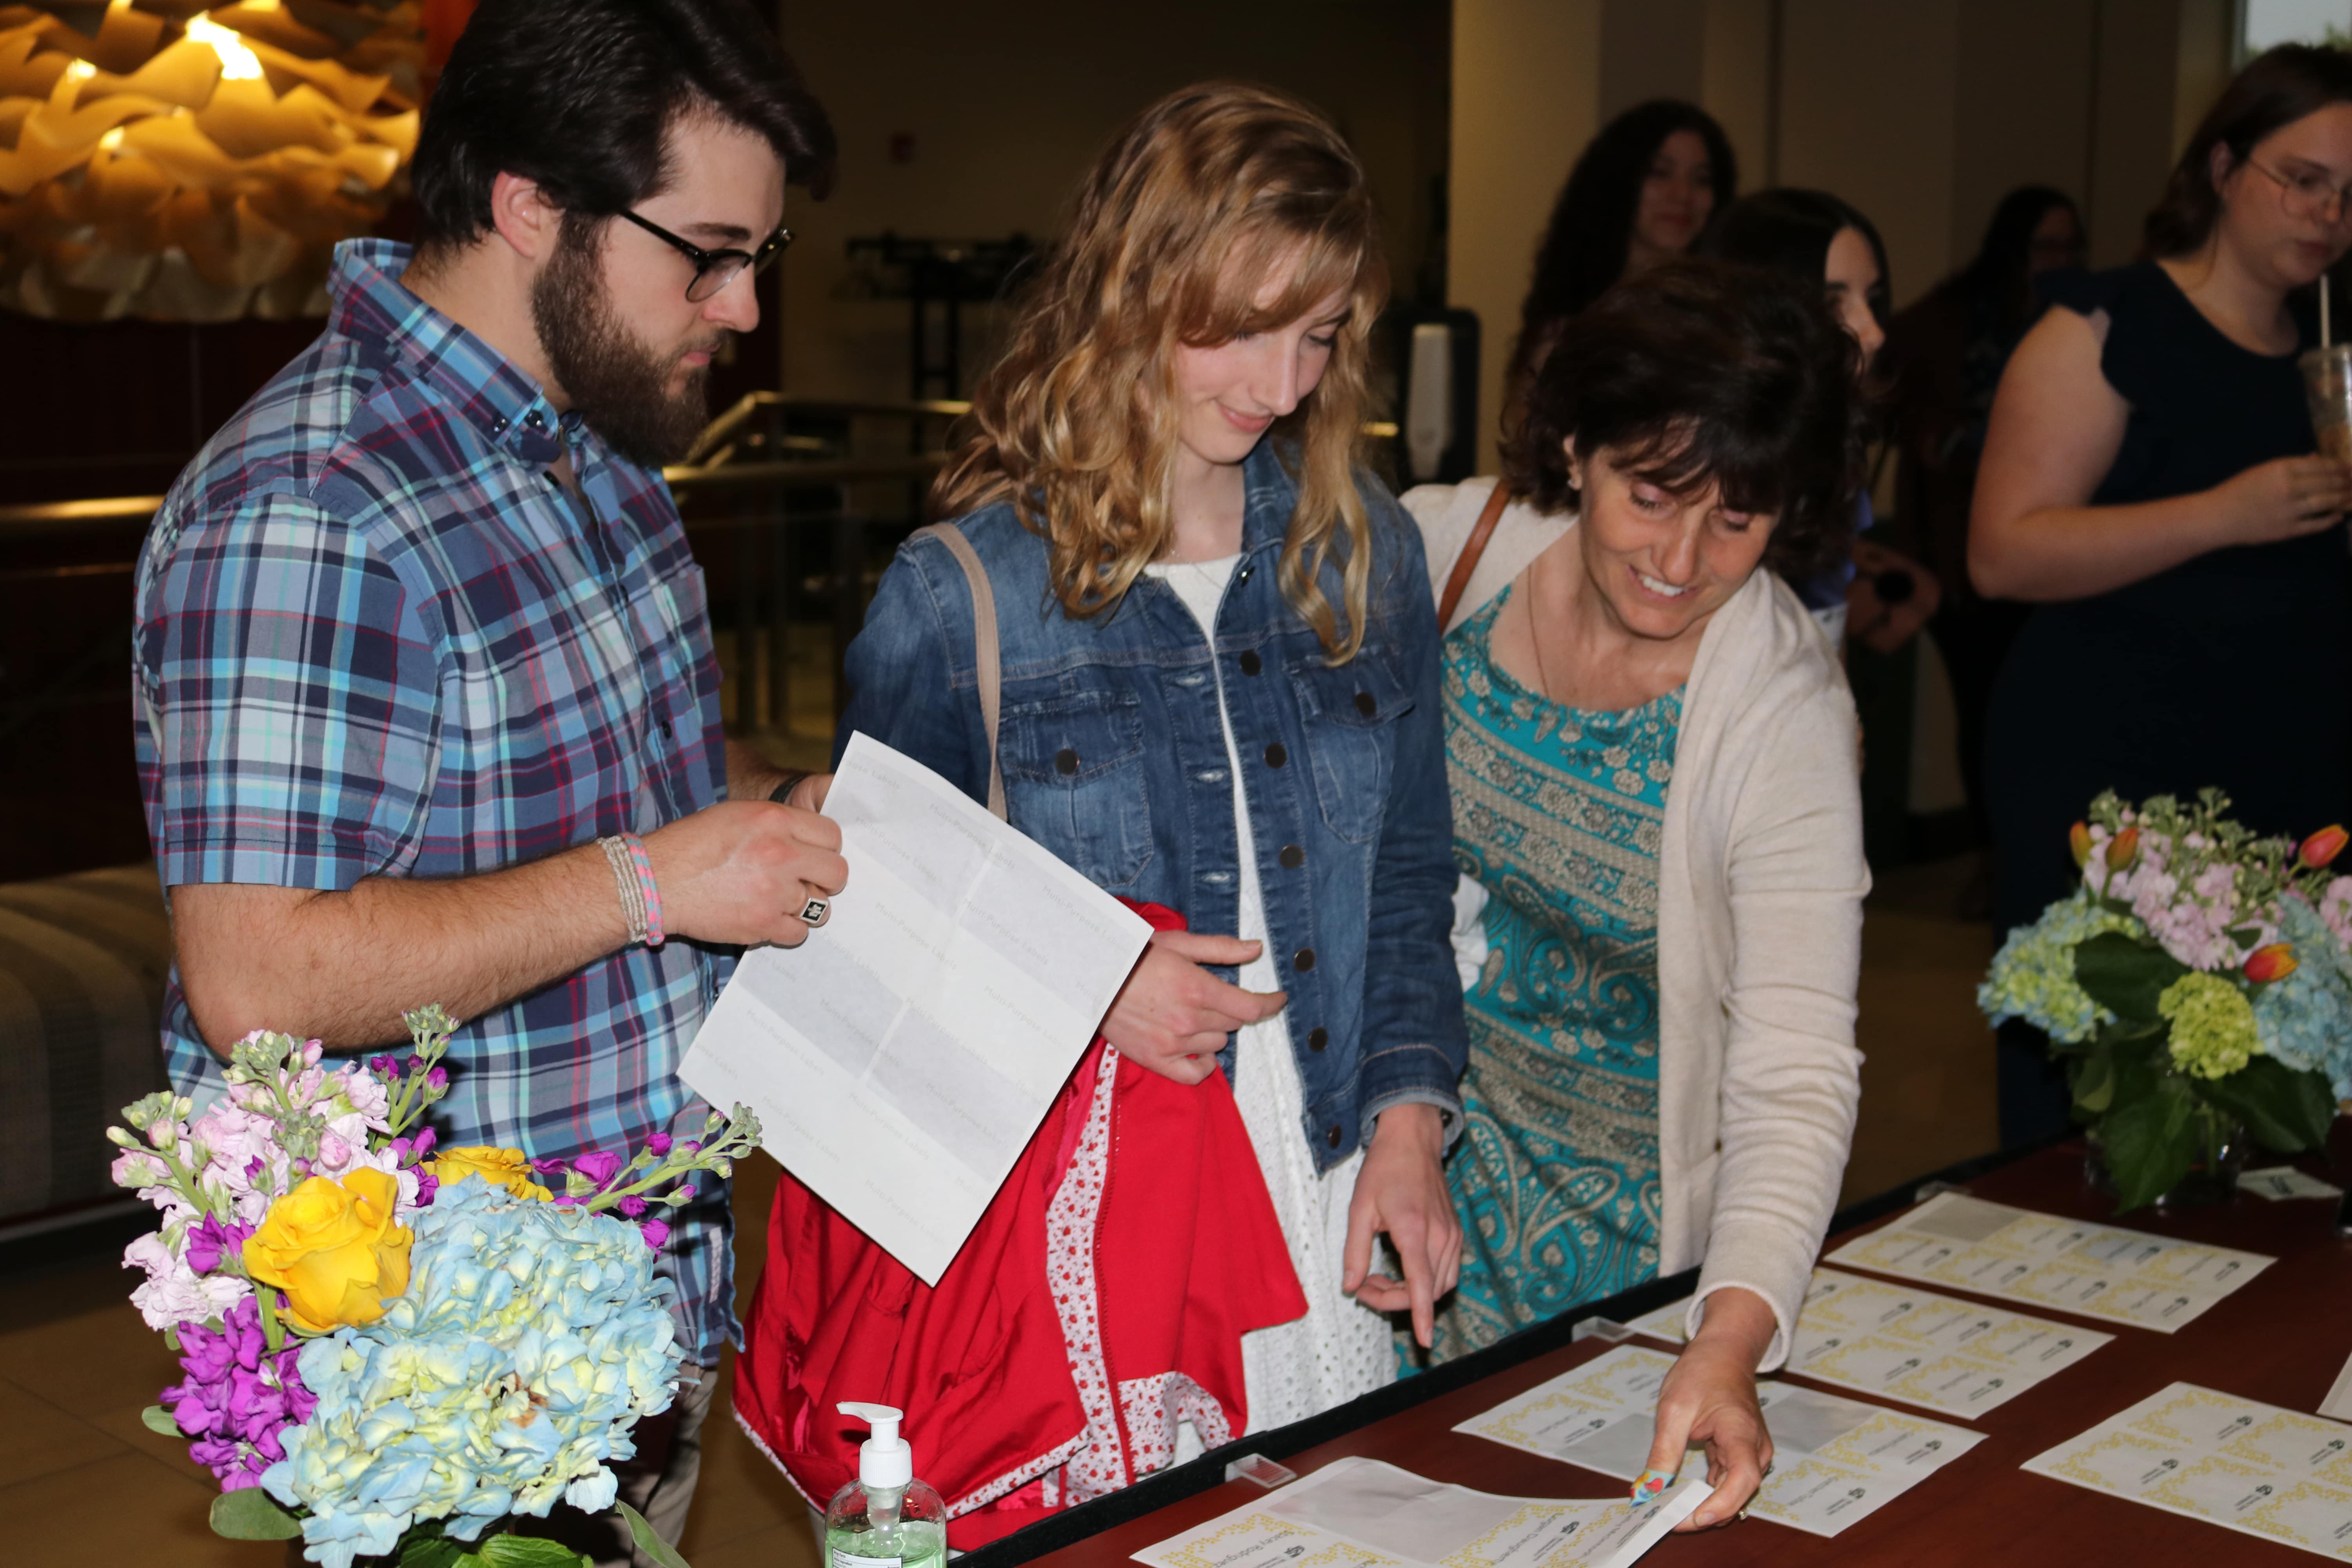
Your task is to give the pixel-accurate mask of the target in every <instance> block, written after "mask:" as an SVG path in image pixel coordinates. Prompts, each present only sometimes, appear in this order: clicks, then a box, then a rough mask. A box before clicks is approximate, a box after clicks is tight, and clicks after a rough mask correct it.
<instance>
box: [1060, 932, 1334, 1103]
mask: <svg viewBox="0 0 2352 1568" xmlns="http://www.w3.org/2000/svg"><path fill="white" fill-rule="evenodd" d="M1259 945H1260V944H1259V943H1257V942H1244V941H1242V940H1241V939H1240V938H1239V937H1233V936H1208V935H1204V934H1202V932H1199V931H1154V932H1152V933H1151V945H1150V946H1149V947H1147V948H1145V949H1144V950H1143V956H1142V957H1141V958H1140V959H1138V960H1137V961H1136V965H1135V969H1134V971H1133V972H1132V973H1129V975H1128V977H1127V984H1125V985H1124V986H1122V987H1121V988H1120V989H1119V993H1118V999H1117V1000H1116V1001H1114V1002H1113V1003H1111V1005H1110V1011H1109V1012H1108V1013H1107V1014H1105V1015H1104V1016H1103V1021H1102V1037H1103V1038H1104V1039H1106V1040H1108V1041H1109V1042H1110V1043H1111V1044H1112V1045H1113V1046H1114V1047H1117V1048H1118V1054H1119V1055H1121V1056H1123V1057H1125V1058H1128V1059H1129V1061H1132V1062H1133V1063H1135V1065H1136V1066H1138V1067H1139V1068H1149V1069H1150V1071H1152V1072H1156V1073H1158V1074H1159V1075H1160V1077H1162V1078H1170V1079H1175V1080H1176V1081H1177V1082H1178V1083H1199V1082H1200V1081H1201V1080H1202V1079H1205V1078H1207V1077H1208V1076H1209V1075H1210V1074H1211V1073H1213V1072H1214V1071H1216V1070H1217V1053H1218V1052H1219V1051H1221V1050H1223V1049H1224V1048H1225V1037H1226V1036H1227V1035H1230V1034H1232V1033H1233V1032H1234V1030H1235V1029H1238V1028H1240V1027H1241V1026H1243V1025H1244V1024H1255V1023H1256V1022H1258V1021H1259V1020H1260V1019H1262V1018H1271V1017H1273V1016H1275V1015H1276V1013H1279V1012H1281V1011H1282V1009H1283V1006H1284V1005H1285V1004H1286V1003H1287V1002H1288V1001H1289V1000H1290V998H1289V997H1287V996H1286V995H1285V994H1283V993H1281V992H1279V991H1244V990H1243V989H1242V988H1241V987H1240V986H1238V985H1229V984H1226V983H1225V982H1223V981H1222V980H1220V979H1218V978H1217V977H1216V976H1215V975H1213V974H1212V973H1209V972H1208V971H1207V970H1205V969H1203V968H1202V967H1201V966H1202V964H1204V963H1236V964H1238V963H1248V962H1249V961H1250V960H1251V959H1253V958H1255V957H1256V956H1257V954H1258V947H1259Z"/></svg>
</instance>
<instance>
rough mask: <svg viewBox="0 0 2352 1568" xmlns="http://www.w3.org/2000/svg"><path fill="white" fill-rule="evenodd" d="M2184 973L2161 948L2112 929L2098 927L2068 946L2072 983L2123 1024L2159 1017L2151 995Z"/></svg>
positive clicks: (2176, 962)
mask: <svg viewBox="0 0 2352 1568" xmlns="http://www.w3.org/2000/svg"><path fill="white" fill-rule="evenodd" d="M2186 973H2189V969H2188V966H2187V965H2185V964H2183V963H2181V962H2180V961H2179V960H2178V959H2176V958H2174V957H2173V956H2172V955H2171V954H2170V953H2168V952H2165V951H2164V949H2162V948H2160V947H2158V946H2157V945H2156V944H2155V943H2153V942H2141V941H2138V940H2137V939H2135V938H2132V937H2128V936H2126V935H2125V934H2124V933H2123V932H2121V931H2101V932H2100V933H2099V934H2098V935H2096V936H2095V937H2091V938H2089V939H2087V940H2086V941H2084V942H2077V943H2076V944H2075V945H2074V984H2077V985H2080V986H2081V987H2082V988H2083V991H2084V994H2085V995H2087V996H2089V997H2090V998H2091V1000H2092V1001H2094V1002H2096V1003H2097V1004H2098V1005H2100V1006H2102V1007H2105V1009H2106V1010H2107V1011H2108V1012H2110V1013H2113V1014H2114V1015H2115V1016H2116V1017H2117V1018H2119V1019H2121V1020H2122V1021H2123V1022H2124V1023H2126V1024H2152V1023H2155V1022H2156V1021H2157V1020H2158V1018H2160V1017H2161V1016H2162V1015H2161V1014H2159V1013H2158V1012H2157V1010H2156V999H2157V998H2158V996H2161V995H2163V994H2164V988H2165V987H2166V986H2168V985H2169V984H2172V983H2173V982H2174V981H2176V980H2178V979H2179V978H2180V977H2181V976H2182V975H2184V974H2186Z"/></svg>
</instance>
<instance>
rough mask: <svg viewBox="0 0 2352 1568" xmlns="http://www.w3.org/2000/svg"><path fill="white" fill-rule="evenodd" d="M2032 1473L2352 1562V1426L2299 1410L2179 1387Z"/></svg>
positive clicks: (2045, 1459) (2041, 1460)
mask: <svg viewBox="0 0 2352 1568" xmlns="http://www.w3.org/2000/svg"><path fill="white" fill-rule="evenodd" d="M2024 1468H2027V1469H2029V1470H2031V1471H2032V1472H2033V1473H2034V1474H2035V1475H2038V1476H2050V1477H2053V1478H2054V1479H2058V1480H2062V1481H2072V1482H2073V1483H2074V1485H2076V1486H2078V1487H2087V1488H2089V1489H2091V1490H2093V1491H2099V1492H2106V1493H2109V1494H2111V1495H2113V1496H2116V1497H2119V1498H2125V1499H2127V1500H2130V1501H2133V1502H2143V1503H2146V1504H2147V1505H2148V1506H2149V1507H2150V1508H2160V1509H2163V1510H2165V1511H2166V1512H2168V1513H2178V1514H2185V1515H2187V1516H2188V1517H2189V1518H2190V1519H2201V1520H2205V1521H2209V1522H2210V1523H2214V1524H2218V1525H2221V1526H2223V1527H2224V1528H2226V1529H2230V1530H2235V1531H2242V1532H2243V1533H2245V1534H2247V1535H2259V1536H2262V1537H2264V1538H2265V1539H2267V1540H2271V1541H2277V1542H2284V1543H2285V1544H2286V1545H2289V1546H2300V1547H2302V1548H2304V1549H2305V1551H2308V1552H2321V1553H2323V1554H2325V1555H2326V1556H2329V1557H2338V1558H2341V1557H2352V1426H2344V1425H2341V1424H2340V1423H2337V1422H2334V1421H2322V1420H2320V1419H2319V1418H2318V1417H2317V1416H2315V1415H2304V1414H2303V1413H2302V1412H2301V1411H2298V1410H2282V1409H2280V1408H2279V1407H2278V1406H2276V1405H2259V1404H2256V1403H2255V1402H2254V1401H2253V1400H2251V1399H2240V1398H2239V1397H2237V1396H2236V1395H2235V1394H2217V1393H2215V1392H2214V1391H2213V1390H2211V1389H2210V1388H2200V1387H2198V1386H2196V1385H2195V1384H2188V1383H2176V1384H2173V1385H2172V1386H2171V1387H2169V1388H2168V1389H2166V1390H2165V1391H2164V1392H2163V1393H2161V1394H2151V1395H2149V1396H2148V1397H2147V1398H2146V1399H2143V1400H2141V1401H2140V1402H2139V1403H2138V1404H2137V1405H2133V1406H2132V1407H2131V1408H2130V1409H2128V1410H2126V1411H2125V1412H2123V1413H2122V1414H2121V1415H2115V1416H2112V1417H2110V1418H2109V1419H2107V1420H2105V1421H2102V1422H2100V1423H2099V1424H2098V1425H2097V1426H2094V1427H2092V1428H2091V1429H2090V1430H2089V1431H2087V1432H2085V1433H2084V1434H2083V1435H2082V1436H2079V1437H2075V1438H2073V1439H2071V1440H2069V1441H2067V1442H2064V1443H2061V1444H2059V1445H2058V1446H2057V1447H2054V1448H2053V1449H2051V1450H2050V1451H2049V1452H2048V1453H2046V1454H2040V1455H2036V1456H2035V1457H2034V1458H2031V1459H2028V1460H2026V1461H2025V1466H2024ZM2211 1560H2212V1561H2214V1562H2217V1563H2218V1562H2221V1561H2223V1560H2224V1559H2223V1558H2221V1556H2220V1555H2218V1554H2215V1555H2213V1556H2212V1558H2211Z"/></svg>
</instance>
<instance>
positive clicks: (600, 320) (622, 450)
mask: <svg viewBox="0 0 2352 1568" xmlns="http://www.w3.org/2000/svg"><path fill="white" fill-rule="evenodd" d="M599 232H600V231H599V230H597V229H589V230H587V232H585V233H583V232H580V231H578V230H576V229H575V228H574V226H572V223H571V222H570V221H568V220H567V221H566V222H565V224H564V226H563V232H562V238H561V239H560V240H559V241H558V242H557V245H556V250H555V255H554V256H553V257H552V258H551V259H550V260H549V261H548V264H547V269H546V270H545V271H543V272H541V274H540V275H539V280H538V281H537V282H536V283H534V284H532V285H531V290H530V319H531V324H532V325H533V326H535V327H537V328H538V329H539V345H540V347H541V349H542V350H543V351H544V352H545V353H546V354H547V363H548V368H549V369H550V370H551V371H553V372H554V373H555V382H556V384H557V385H558V386H559V387H561V388H562V390H563V394H564V395H565V396H566V397H568V398H570V399H571V402H572V407H573V408H574V409H576V410H578V411H579V414H580V416H581V417H582V418H583V420H585V421H586V422H587V424H588V427H589V428H590V429H592V430H593V431H595V432H596V434H597V435H599V436H602V437H604V440H605V441H606V442H607V443H608V444H609V445H610V446H611V447H612V448H613V449H614V451H616V452H618V453H619V454H620V455H621V456H622V457H624V458H628V459H629V460H630V461H631V462H633V463H640V464H643V465H644V466H645V467H646V468H660V467H662V466H663V465H664V464H666V463H675V462H677V460H678V459H679V458H683V457H685V456H686V455H687V453H688V451H690V450H691V449H692V448H693V447H694V441H695V437H698V436H699V435H701V434H702V427H703V426H704V425H706V424H708V423H709V419H710V403H709V386H710V367H709V365H704V366H702V367H701V368H699V369H698V370H696V371H695V372H694V373H693V374H691V375H689V376H688V378H687V383H686V388H685V390H684V391H682V392H678V393H676V394H672V393H671V392H670V391H669V379H670V374H671V373H672V371H674V370H675V369H676V368H677V360H676V359H675V358H670V357H665V356H663V355H661V354H657V353H654V352H653V351H652V350H650V349H648V348H646V346H645V344H643V343H642V342H638V341H637V339H636V337H635V335H634V334H632V333H631V332H630V331H629V330H628V328H627V326H626V325H625V324H624V323H623V322H622V321H621V319H620V317H619V315H618V314H617V313H615V312H614V310H613V302H612V300H611V299H610V298H609V297H608V296H607V295H606V294H605V292H604V277H603V275H602V273H601V272H600V270H599V269H598V267H597V260H596V258H597V250H598V244H597V241H598V238H599ZM708 346H709V347H710V348H714V349H715V348H716V347H717V346H718V345H717V344H716V343H715V342H714V343H712V344H710V345H708ZM681 352H683V351H681Z"/></svg>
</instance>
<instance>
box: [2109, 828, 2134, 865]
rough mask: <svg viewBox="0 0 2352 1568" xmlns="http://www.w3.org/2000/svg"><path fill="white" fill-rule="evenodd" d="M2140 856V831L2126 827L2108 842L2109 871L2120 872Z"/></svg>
mask: <svg viewBox="0 0 2352 1568" xmlns="http://www.w3.org/2000/svg"><path fill="white" fill-rule="evenodd" d="M2138 855H2139V829H2138V828H2137V827H2126V828H2125V829H2124V830H2123V831H2122V832H2121V833H2118V834H2116V836H2115V837H2113V838H2111V839H2109V840H2108V841H2107V869H2108V870H2110V871H2120V870H2122V869H2123V868H2125V867H2126V866H2128V865H2130V864H2131V863H2132V861H2133V860H2134V859H2136V858H2137V857H2138Z"/></svg>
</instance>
